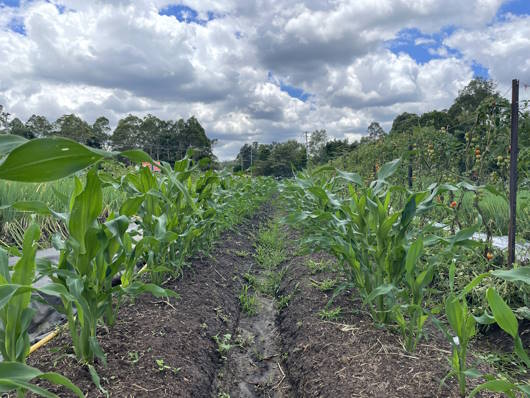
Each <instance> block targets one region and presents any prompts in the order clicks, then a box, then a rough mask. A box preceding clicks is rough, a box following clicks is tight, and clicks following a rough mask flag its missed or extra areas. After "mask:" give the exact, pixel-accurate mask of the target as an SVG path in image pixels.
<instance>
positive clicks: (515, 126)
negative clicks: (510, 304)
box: [508, 79, 519, 267]
mask: <svg viewBox="0 0 530 398" xmlns="http://www.w3.org/2000/svg"><path fill="white" fill-rule="evenodd" d="M518 130H519V80H517V79H513V80H512V131H511V137H510V224H509V227H508V266H509V267H511V266H512V264H513V263H514V261H515V231H516V210H517V154H518V152H519V147H518V142H517V141H518V139H517V134H518Z"/></svg>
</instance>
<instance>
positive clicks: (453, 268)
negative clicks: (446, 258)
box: [449, 262, 456, 293]
mask: <svg viewBox="0 0 530 398" xmlns="http://www.w3.org/2000/svg"><path fill="white" fill-rule="evenodd" d="M455 272H456V264H455V263H454V262H452V263H451V265H450V266H449V290H450V291H451V293H452V292H453V291H454V290H455V289H454V287H455Z"/></svg>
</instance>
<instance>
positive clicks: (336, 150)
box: [322, 139, 357, 163]
mask: <svg viewBox="0 0 530 398" xmlns="http://www.w3.org/2000/svg"><path fill="white" fill-rule="evenodd" d="M355 145H357V143H354V144H349V143H348V140H347V139H344V140H337V139H334V140H331V141H328V142H326V145H325V146H324V150H323V157H322V163H327V162H329V161H330V160H333V159H336V158H338V157H339V156H342V155H344V154H346V153H348V152H349V151H351V149H352V148H353V146H355Z"/></svg>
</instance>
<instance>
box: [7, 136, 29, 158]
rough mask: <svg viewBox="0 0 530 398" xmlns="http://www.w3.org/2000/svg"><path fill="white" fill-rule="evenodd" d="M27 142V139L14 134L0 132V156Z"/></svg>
mask: <svg viewBox="0 0 530 398" xmlns="http://www.w3.org/2000/svg"><path fill="white" fill-rule="evenodd" d="M26 142H28V140H27V139H25V138H24V137H21V136H19V135H14V134H0V157H2V156H4V155H6V154H8V153H9V152H11V151H12V150H13V149H15V148H16V147H18V146H20V145H22V144H24V143H26Z"/></svg>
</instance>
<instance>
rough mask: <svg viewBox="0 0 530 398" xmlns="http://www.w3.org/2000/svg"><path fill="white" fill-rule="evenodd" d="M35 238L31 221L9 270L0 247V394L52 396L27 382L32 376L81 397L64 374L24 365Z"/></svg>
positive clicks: (53, 288) (50, 290) (51, 287)
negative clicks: (17, 254) (18, 256)
mask: <svg viewBox="0 0 530 398" xmlns="http://www.w3.org/2000/svg"><path fill="white" fill-rule="evenodd" d="M39 237H40V231H39V227H38V226H37V225H36V224H32V225H31V226H30V227H29V228H28V229H27V231H26V232H25V234H24V239H23V245H22V255H21V257H20V259H19V260H18V261H17V263H16V264H15V266H14V267H13V270H12V273H11V272H10V271H11V270H10V268H9V265H8V255H7V252H6V251H5V250H3V249H1V248H0V353H1V354H2V357H3V362H0V393H8V392H9V391H10V390H13V389H16V391H17V396H18V397H23V396H24V395H25V393H26V392H27V391H31V392H32V393H34V394H37V395H39V396H44V397H56V395H55V394H52V393H50V392H49V391H47V390H46V389H44V388H42V387H38V386H36V385H34V384H31V383H30V381H31V380H33V379H42V380H48V381H49V382H51V383H54V384H59V385H62V386H64V387H66V388H68V389H69V390H71V391H72V392H74V393H75V394H76V395H77V396H78V397H83V393H82V392H81V390H79V388H78V387H77V386H75V385H74V384H73V383H72V382H71V381H70V380H68V379H67V378H66V377H64V376H61V375H60V374H58V373H55V372H46V373H44V372H41V371H39V370H38V369H35V368H32V367H30V366H28V365H26V358H27V356H28V354H29V351H30V340H29V335H28V328H29V326H30V323H31V320H32V318H33V315H34V313H35V310H34V309H32V308H30V307H29V304H30V300H31V294H32V291H34V290H37V289H34V288H32V283H33V280H34V278H35V271H36V264H35V255H36V252H37V247H38V241H39ZM60 288H61V286H54V285H49V286H47V287H45V288H42V289H40V290H41V291H42V292H46V293H48V294H54V295H57V293H55V292H56V291H59V290H60Z"/></svg>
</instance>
